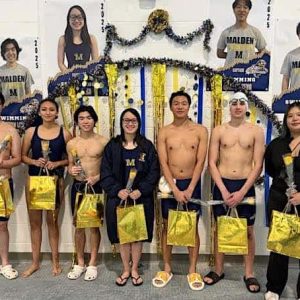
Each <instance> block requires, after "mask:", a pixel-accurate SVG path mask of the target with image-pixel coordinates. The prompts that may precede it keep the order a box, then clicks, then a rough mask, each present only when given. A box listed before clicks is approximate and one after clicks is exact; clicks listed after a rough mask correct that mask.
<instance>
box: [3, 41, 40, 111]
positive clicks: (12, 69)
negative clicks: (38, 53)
mask: <svg viewBox="0 0 300 300" xmlns="http://www.w3.org/2000/svg"><path fill="white" fill-rule="evenodd" d="M21 51H22V49H21V48H20V47H19V44H18V42H17V41H16V40H15V39H11V38H8V39H6V40H5V41H3V42H2V44H1V56H2V58H3V59H4V60H5V61H6V63H5V64H4V65H3V66H1V67H0V92H1V93H2V94H3V96H4V98H5V105H6V106H7V105H8V104H10V103H12V102H19V101H20V100H21V99H22V98H23V97H24V96H25V95H26V94H30V93H31V85H32V84H34V81H33V79H32V76H31V74H30V72H29V70H28V69H27V68H26V67H24V66H22V65H21V64H19V63H18V62H17V61H18V59H19V54H20V52H21Z"/></svg>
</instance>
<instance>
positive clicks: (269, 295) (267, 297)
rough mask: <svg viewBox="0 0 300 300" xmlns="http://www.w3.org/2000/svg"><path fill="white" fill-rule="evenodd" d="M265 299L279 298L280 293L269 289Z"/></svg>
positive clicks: (273, 299) (276, 299) (277, 299)
mask: <svg viewBox="0 0 300 300" xmlns="http://www.w3.org/2000/svg"><path fill="white" fill-rule="evenodd" d="M265 300H279V295H278V294H276V293H273V292H271V291H268V292H267V293H265Z"/></svg>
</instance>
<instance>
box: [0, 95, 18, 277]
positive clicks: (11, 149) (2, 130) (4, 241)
mask: <svg viewBox="0 0 300 300" xmlns="http://www.w3.org/2000/svg"><path fill="white" fill-rule="evenodd" d="M4 102H5V101H4V97H3V95H2V93H0V116H1V111H2V108H3V106H4ZM7 135H10V136H11V138H12V139H11V142H9V144H8V146H7V148H6V149H5V150H4V151H1V152H0V176H5V177H6V178H9V185H10V190H11V193H12V196H13V181H12V178H11V175H12V174H11V169H12V168H13V167H15V166H17V165H18V164H20V162H21V142H20V137H19V135H18V133H17V131H16V129H15V128H14V127H12V126H11V125H9V124H6V123H4V122H3V121H1V118H0V142H2V141H3V139H4V138H5V137H6V136H7ZM8 219H9V218H5V217H0V257H1V262H2V263H1V266H0V274H2V275H3V276H4V277H5V278H7V279H14V278H17V277H18V272H17V271H16V270H15V269H13V268H12V266H11V265H10V264H9V261H8V247H9V233H8V228H7V223H8Z"/></svg>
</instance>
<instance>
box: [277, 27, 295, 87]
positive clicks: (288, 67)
mask: <svg viewBox="0 0 300 300" xmlns="http://www.w3.org/2000/svg"><path fill="white" fill-rule="evenodd" d="M296 33H297V36H298V38H299V39H300V23H298V25H297V27H296ZM280 74H282V75H283V76H282V83H281V91H282V92H284V91H286V90H288V89H294V88H297V87H300V47H297V48H296V49H294V50H292V51H290V52H289V53H288V54H287V55H286V56H285V58H284V61H283V64H282V67H281V71H280Z"/></svg>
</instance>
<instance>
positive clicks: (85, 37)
mask: <svg viewBox="0 0 300 300" xmlns="http://www.w3.org/2000/svg"><path fill="white" fill-rule="evenodd" d="M73 8H76V9H78V10H79V11H80V13H81V15H82V17H83V20H84V25H83V27H82V29H81V32H80V37H81V39H82V42H83V43H87V44H88V45H89V46H90V47H91V37H90V34H89V30H88V27H87V22H86V14H85V12H84V10H83V8H82V7H81V6H79V5H73V6H72V7H70V9H69V11H68V14H67V27H66V29H65V43H66V45H69V44H73V31H72V28H71V26H70V14H71V10H72V9H73Z"/></svg>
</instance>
